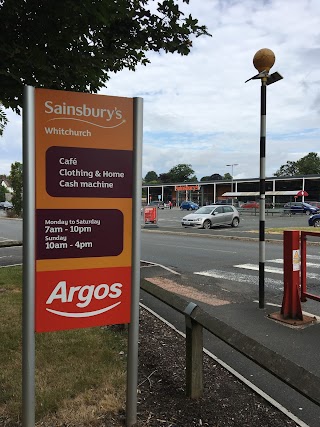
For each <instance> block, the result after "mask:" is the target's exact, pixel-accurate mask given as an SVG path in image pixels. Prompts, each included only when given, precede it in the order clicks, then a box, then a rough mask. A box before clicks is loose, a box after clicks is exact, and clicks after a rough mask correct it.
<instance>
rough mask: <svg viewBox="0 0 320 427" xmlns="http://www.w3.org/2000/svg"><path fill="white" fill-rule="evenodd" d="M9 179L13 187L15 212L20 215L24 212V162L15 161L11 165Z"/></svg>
mask: <svg viewBox="0 0 320 427" xmlns="http://www.w3.org/2000/svg"><path fill="white" fill-rule="evenodd" d="M9 179H10V182H11V186H12V189H13V196H12V204H13V210H14V213H15V214H16V215H18V216H20V215H21V212H22V187H23V184H22V183H23V176H22V163H20V162H15V163H12V165H11V170H10V175H9Z"/></svg>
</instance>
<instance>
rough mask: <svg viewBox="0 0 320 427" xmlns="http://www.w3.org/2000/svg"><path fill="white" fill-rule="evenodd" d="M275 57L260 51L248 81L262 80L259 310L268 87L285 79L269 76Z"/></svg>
mask: <svg viewBox="0 0 320 427" xmlns="http://www.w3.org/2000/svg"><path fill="white" fill-rule="evenodd" d="M275 59H276V58H275V55H274V53H273V52H272V50H270V49H266V48H264V49H260V50H258V52H256V53H255V55H254V57H253V65H254V67H255V68H256V69H257V70H258V71H259V73H258V74H256V75H255V76H253V77H251V78H250V79H248V80H247V81H246V82H245V83H247V82H248V81H249V80H257V79H260V80H261V115H260V206H259V308H264V284H265V258H266V250H265V222H266V221H265V215H266V213H265V208H266V194H265V193H266V191H265V190H266V182H265V181H266V179H265V178H266V172H265V171H266V163H265V158H266V115H267V86H268V85H270V84H272V83H275V82H277V81H279V80H281V79H282V78H283V77H282V76H281V75H280V74H279V73H278V72H275V73H273V74H271V75H269V71H270V68H272V66H273V64H274V62H275Z"/></svg>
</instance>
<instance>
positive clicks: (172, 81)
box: [0, 0, 320, 179]
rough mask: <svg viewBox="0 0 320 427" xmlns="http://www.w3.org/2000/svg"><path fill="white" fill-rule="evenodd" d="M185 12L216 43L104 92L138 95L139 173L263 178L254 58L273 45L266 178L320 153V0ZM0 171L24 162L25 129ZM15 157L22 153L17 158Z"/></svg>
mask: <svg viewBox="0 0 320 427" xmlns="http://www.w3.org/2000/svg"><path fill="white" fill-rule="evenodd" d="M182 7H183V8H184V10H185V11H186V13H187V14H189V13H192V14H193V15H194V16H195V17H197V18H198V19H199V22H200V23H201V24H205V25H207V27H208V30H209V32H210V33H211V34H212V37H200V38H196V39H194V40H193V49H192V52H191V54H190V55H189V56H184V57H181V56H179V55H176V54H175V55H171V54H167V55H165V54H162V53H161V54H156V53H151V54H150V55H149V58H150V60H151V64H149V65H147V66H146V67H143V66H139V67H138V69H137V71H136V72H131V71H128V70H124V71H122V72H120V73H117V74H116V75H114V76H112V78H111V80H110V81H109V83H108V88H106V89H104V90H103V91H101V92H102V93H104V94H110V95H116V96H129V97H130V96H141V97H143V98H144V149H143V175H145V174H146V173H147V172H148V171H150V170H155V171H156V172H157V173H163V172H168V170H169V169H170V168H171V167H173V166H175V165H176V164H178V163H188V164H191V165H192V167H193V169H194V170H195V173H196V175H197V177H198V178H199V179H200V178H201V177H202V176H204V175H211V174H213V173H220V174H224V173H226V172H230V167H229V168H228V167H226V164H230V163H238V164H239V165H238V166H236V167H235V168H234V175H235V177H239V178H240V177H248V178H252V177H257V176H258V175H259V132H260V82H259V81H257V80H253V81H250V82H248V83H246V84H245V83H244V82H245V80H247V79H248V78H250V77H252V76H253V75H254V74H256V73H257V71H256V70H255V68H254V67H253V63H252V59H253V56H254V54H255V52H256V51H257V50H259V49H261V48H263V47H268V48H270V49H272V50H273V51H274V52H275V54H276V63H275V65H274V67H273V68H272V70H271V72H273V71H278V72H279V73H280V74H282V75H283V77H284V79H283V80H281V81H280V82H278V83H276V84H274V85H271V86H269V87H268V89H267V150H266V174H267V176H270V175H272V174H273V173H274V172H275V171H276V170H277V169H279V167H280V166H281V165H282V164H285V163H286V162H287V161H288V160H297V159H299V158H300V157H302V156H304V155H306V154H308V153H309V152H311V151H317V147H318V145H319V144H318V141H319V133H320V132H319V114H320V107H319V100H320V85H319V82H320V79H319V76H318V69H319V65H320V55H319V52H320V18H319V17H320V2H319V1H318V0H299V1H295V2H293V1H292V0H265V1H262V0H261V1H257V0H225V1H219V0H201V1H197V0H191V1H190V4H189V6H188V5H186V4H183V5H182ZM0 144H1V145H0V148H1V157H0V173H2V172H8V168H9V164H10V163H12V162H13V161H15V160H21V124H19V119H15V120H13V121H11V123H10V125H9V126H8V128H7V129H6V131H5V135H4V137H3V138H1V139H0ZM19 156H20V157H19Z"/></svg>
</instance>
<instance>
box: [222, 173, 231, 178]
mask: <svg viewBox="0 0 320 427" xmlns="http://www.w3.org/2000/svg"><path fill="white" fill-rule="evenodd" d="M223 179H232V176H231V174H230V173H229V172H227V173H225V174H224V175H223Z"/></svg>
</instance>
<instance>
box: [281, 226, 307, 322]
mask: <svg viewBox="0 0 320 427" xmlns="http://www.w3.org/2000/svg"><path fill="white" fill-rule="evenodd" d="M300 261H301V259H300V232H299V231H297V230H294V231H284V232H283V276H284V284H283V285H284V292H283V300H282V307H281V315H282V316H283V318H284V319H298V320H303V316H302V310H301V304H300V296H299V283H300V280H299V279H300Z"/></svg>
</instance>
